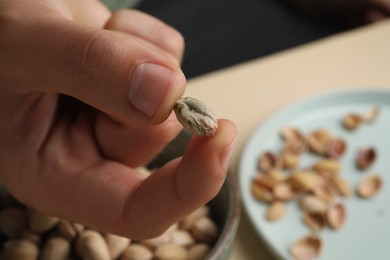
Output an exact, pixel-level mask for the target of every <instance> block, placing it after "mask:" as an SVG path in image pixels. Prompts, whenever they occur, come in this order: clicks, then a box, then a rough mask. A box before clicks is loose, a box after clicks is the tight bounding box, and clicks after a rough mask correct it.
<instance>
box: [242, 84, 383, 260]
mask: <svg viewBox="0 0 390 260" xmlns="http://www.w3.org/2000/svg"><path fill="white" fill-rule="evenodd" d="M372 106H378V107H379V108H380V115H379V117H378V118H377V119H376V120H375V121H374V122H373V123H371V124H363V125H361V127H359V129H357V130H356V131H353V132H350V131H347V130H345V129H344V128H343V126H342V124H341V119H342V117H343V116H344V115H345V114H347V113H350V112H356V113H363V112H364V111H366V110H367V109H368V108H371V107H372ZM288 125H289V126H296V127H298V128H299V129H301V131H302V132H303V133H304V134H307V133H309V132H311V131H312V130H315V129H318V128H320V127H323V128H326V129H327V130H329V131H330V132H331V133H332V134H334V135H335V136H338V137H341V138H344V139H345V140H346V142H347V144H348V148H347V152H346V154H345V155H344V156H343V158H342V159H341V163H342V166H343V170H342V172H341V173H340V174H341V175H342V176H344V177H345V178H346V179H347V180H348V181H349V183H350V184H351V185H352V187H353V188H354V190H355V188H356V186H357V184H358V183H359V181H360V180H361V178H362V177H364V176H367V175H368V174H370V173H374V172H375V173H378V174H380V175H381V177H382V180H383V184H384V185H383V187H382V190H381V191H380V192H379V193H378V194H377V195H376V196H375V197H373V198H371V199H367V200H363V199H360V198H359V197H358V196H356V195H355V194H354V195H353V196H352V197H351V198H346V199H343V201H344V202H345V205H346V207H347V214H348V216H347V221H346V223H345V225H344V226H343V227H342V228H341V229H340V230H339V231H333V230H331V229H329V228H326V229H325V230H323V231H321V233H320V236H321V238H322V239H323V242H324V248H323V251H322V253H321V255H320V257H319V258H318V259H322V260H324V259H326V260H350V259H351V260H368V259H375V260H388V259H390V91H385V90H358V91H343V92H333V93H330V94H325V95H317V96H314V97H311V98H309V99H306V100H303V101H301V102H298V103H295V104H292V105H290V106H288V107H286V108H284V109H282V110H280V111H279V112H278V113H276V114H274V115H272V116H271V117H269V118H268V119H267V120H265V121H264V122H263V123H261V124H260V125H259V126H258V128H257V129H256V130H255V131H254V133H253V135H252V136H251V138H250V139H249V141H248V143H247V145H246V146H245V148H244V151H243V154H242V157H241V159H240V165H239V187H240V192H241V195H242V200H243V205H244V209H245V210H246V212H247V214H248V216H249V219H250V221H251V222H252V224H253V227H254V229H255V231H256V232H257V233H258V234H259V235H260V237H261V238H262V239H263V240H264V241H265V242H266V244H267V245H268V246H269V248H270V250H271V252H273V253H274V255H275V258H276V259H292V258H291V256H290V254H289V249H290V247H291V245H292V243H293V242H295V241H296V240H297V239H298V238H300V237H302V236H304V235H306V234H309V233H310V231H309V229H308V228H307V227H306V226H305V225H304V224H303V222H302V211H301V210H300V209H299V207H298V205H297V203H296V202H289V203H288V205H287V216H286V217H285V218H284V219H282V220H280V221H279V222H275V223H271V222H268V221H266V220H265V218H264V215H265V211H266V205H265V204H263V203H261V202H258V201H256V200H255V199H254V198H253V196H252V194H251V191H250V185H251V181H252V178H253V177H254V176H255V174H256V172H257V169H256V164H257V159H258V157H259V155H260V154H261V153H262V152H264V151H266V150H270V151H274V152H278V151H280V150H281V148H282V141H281V138H280V136H279V130H280V129H281V128H283V127H285V126H288ZM367 146H374V147H376V149H377V154H378V159H377V161H376V162H375V163H374V165H373V166H372V167H371V168H369V169H368V170H365V171H361V170H358V169H356V167H355V164H354V162H355V156H356V153H357V150H358V149H359V148H361V147H367ZM317 159H318V157H316V156H314V155H304V156H303V157H302V161H301V164H300V166H302V167H305V166H310V165H311V164H312V163H313V162H314V161H315V160H317ZM259 243H260V241H259Z"/></svg>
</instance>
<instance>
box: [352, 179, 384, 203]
mask: <svg viewBox="0 0 390 260" xmlns="http://www.w3.org/2000/svg"><path fill="white" fill-rule="evenodd" d="M381 188H382V179H381V177H380V176H379V175H376V174H375V175H369V176H366V177H364V178H363V179H362V180H361V181H360V183H359V186H358V188H357V194H358V195H359V196H360V197H362V198H370V197H373V196H374V195H376V194H377V193H378V192H379V191H380V189H381Z"/></svg>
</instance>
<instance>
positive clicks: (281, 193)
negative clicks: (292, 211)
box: [272, 182, 295, 200]
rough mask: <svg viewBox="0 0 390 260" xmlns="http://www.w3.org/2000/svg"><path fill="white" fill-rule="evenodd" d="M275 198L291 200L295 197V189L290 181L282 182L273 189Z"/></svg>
mask: <svg viewBox="0 0 390 260" xmlns="http://www.w3.org/2000/svg"><path fill="white" fill-rule="evenodd" d="M272 194H273V198H274V199H277V200H291V199H293V198H294V197H295V193H294V190H293V189H292V187H291V185H290V184H289V183H288V182H280V183H278V184H276V185H275V186H274V187H273V189H272Z"/></svg>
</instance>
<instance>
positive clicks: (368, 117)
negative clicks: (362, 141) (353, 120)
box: [362, 107, 380, 123]
mask: <svg viewBox="0 0 390 260" xmlns="http://www.w3.org/2000/svg"><path fill="white" fill-rule="evenodd" d="M379 112H380V111H379V107H371V108H369V109H367V110H366V111H365V112H364V113H363V114H362V119H363V122H365V123H371V122H372V121H374V120H375V119H376V118H377V117H378V115H379Z"/></svg>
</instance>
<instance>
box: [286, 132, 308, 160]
mask: <svg viewBox="0 0 390 260" xmlns="http://www.w3.org/2000/svg"><path fill="white" fill-rule="evenodd" d="M281 136H282V138H283V139H284V140H285V142H284V149H283V151H284V152H288V153H294V154H300V153H302V152H303V151H304V150H305V148H306V141H305V137H304V136H303V134H302V133H301V132H300V131H299V129H297V128H295V127H285V128H283V129H282V131H281Z"/></svg>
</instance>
